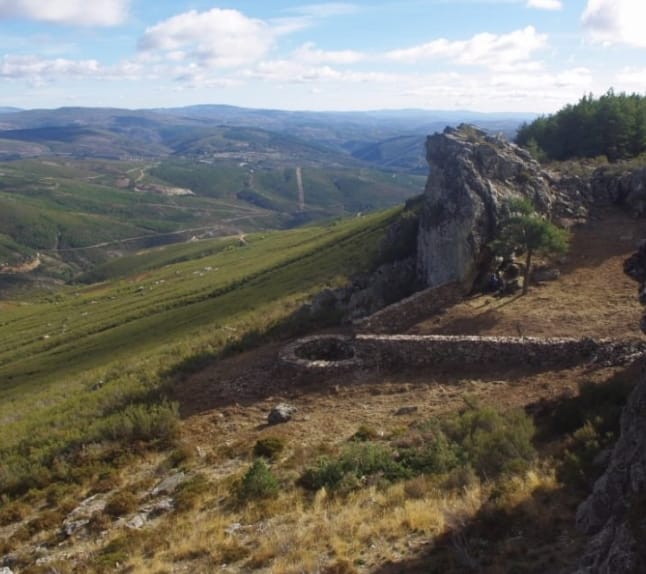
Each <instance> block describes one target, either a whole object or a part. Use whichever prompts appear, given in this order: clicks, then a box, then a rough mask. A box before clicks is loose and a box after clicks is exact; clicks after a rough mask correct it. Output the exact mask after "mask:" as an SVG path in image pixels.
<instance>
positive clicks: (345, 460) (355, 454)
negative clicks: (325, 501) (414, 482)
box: [299, 442, 412, 491]
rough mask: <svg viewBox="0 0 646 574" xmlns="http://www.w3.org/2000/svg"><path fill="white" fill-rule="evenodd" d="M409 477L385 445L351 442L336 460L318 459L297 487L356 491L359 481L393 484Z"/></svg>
mask: <svg viewBox="0 0 646 574" xmlns="http://www.w3.org/2000/svg"><path fill="white" fill-rule="evenodd" d="M410 476H412V473H411V471H410V470H409V469H407V468H406V467H405V466H404V465H403V464H402V463H401V462H399V461H396V460H395V456H394V453H393V451H392V449H390V448H389V447H388V446H386V445H382V444H375V443H370V442H355V443H351V444H349V445H347V446H346V447H345V448H344V449H343V450H342V452H341V454H340V455H339V457H338V458H336V459H330V458H327V457H322V458H320V459H319V461H318V463H317V464H316V466H314V467H312V468H309V469H307V470H306V471H305V472H304V473H303V475H302V476H301V477H300V479H299V484H300V485H301V486H303V487H304V488H307V489H308V490H318V489H320V488H323V487H325V488H327V489H329V490H337V491H348V490H352V489H354V488H357V487H359V486H360V485H361V483H362V481H364V480H368V479H373V480H374V479H382V480H385V481H388V482H390V481H395V480H400V479H404V478H409V477H410Z"/></svg>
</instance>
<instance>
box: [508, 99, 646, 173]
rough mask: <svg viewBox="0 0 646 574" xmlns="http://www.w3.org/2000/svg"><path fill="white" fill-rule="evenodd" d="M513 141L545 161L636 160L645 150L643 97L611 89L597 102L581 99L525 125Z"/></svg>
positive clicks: (645, 118)
mask: <svg viewBox="0 0 646 574" xmlns="http://www.w3.org/2000/svg"><path fill="white" fill-rule="evenodd" d="M516 142H517V143H519V144H520V145H522V146H525V147H528V148H530V149H532V150H533V151H535V152H537V154H538V157H539V158H544V159H552V160H566V159H570V158H575V157H597V156H604V155H605V156H606V157H607V158H608V159H609V160H610V161H617V160H621V159H628V158H632V157H635V156H637V155H639V154H641V153H643V152H644V151H646V97H645V96H641V95H639V94H630V95H628V94H626V93H624V92H622V93H620V94H615V93H614V91H613V90H612V89H610V90H608V92H607V93H606V94H604V95H603V96H601V97H600V98H598V99H595V98H594V96H592V94H590V95H587V96H583V98H581V100H579V102H578V103H577V104H568V105H567V106H565V107H564V108H562V109H561V110H559V111H558V112H556V113H555V114H551V115H548V116H541V117H539V118H537V119H536V120H534V121H533V122H532V123H530V124H524V125H523V126H522V127H521V128H520V130H519V131H518V135H517V137H516Z"/></svg>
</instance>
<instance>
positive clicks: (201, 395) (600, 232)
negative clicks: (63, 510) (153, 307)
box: [177, 211, 643, 572]
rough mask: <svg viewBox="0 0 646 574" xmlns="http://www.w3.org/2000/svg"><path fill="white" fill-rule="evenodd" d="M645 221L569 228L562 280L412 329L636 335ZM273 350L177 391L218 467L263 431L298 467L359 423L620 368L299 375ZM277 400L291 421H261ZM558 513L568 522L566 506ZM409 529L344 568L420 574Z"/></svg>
mask: <svg viewBox="0 0 646 574" xmlns="http://www.w3.org/2000/svg"><path fill="white" fill-rule="evenodd" d="M642 227H643V226H642V224H640V222H638V221H636V220H633V219H630V218H629V217H627V216H625V215H623V214H621V213H618V212H614V211H613V212H610V213H607V214H604V217H603V219H602V220H594V221H592V222H591V223H590V224H588V225H586V226H582V227H580V228H578V229H576V230H575V232H574V235H573V241H572V247H571V252H570V255H568V256H567V259H566V260H565V261H564V262H563V263H562V264H561V265H560V266H559V268H560V270H561V278H560V279H559V280H558V281H554V282H550V283H545V284H542V285H538V286H533V287H532V288H531V289H530V292H529V294H528V295H527V296H525V297H506V298H495V297H493V296H482V295H481V296H475V297H470V298H468V299H466V300H465V301H463V302H462V303H460V304H459V305H456V306H455V307H453V308H451V309H449V310H447V311H446V312H445V313H443V314H441V315H438V316H434V317H428V318H425V319H424V320H422V321H420V323H418V324H417V325H415V326H414V327H413V328H412V329H411V330H410V332H411V333H445V334H482V335H527V336H574V337H580V336H594V337H597V338H602V337H612V338H634V337H636V336H639V335H638V328H637V322H638V318H639V315H640V309H639V304H638V302H637V298H636V296H635V295H636V293H635V284H634V283H633V282H632V281H630V280H629V279H628V278H626V277H625V276H624V274H623V271H622V265H623V260H624V259H625V258H626V257H627V256H628V255H629V254H630V253H631V252H632V251H633V250H634V247H635V245H636V243H637V242H638V240H639V239H640V237H641V232H642ZM278 349H279V348H278V346H272V345H269V346H265V347H263V348H260V349H257V350H254V351H251V352H248V353H245V354H242V355H239V356H237V357H233V358H231V359H228V360H225V361H221V362H219V363H218V364H216V365H214V366H213V367H211V368H208V369H206V370H205V371H203V372H201V373H198V374H196V375H194V376H192V377H190V378H188V380H186V381H185V382H184V383H183V384H182V386H181V390H180V392H179V393H178V397H177V398H178V399H179V400H180V401H181V405H182V406H181V409H182V413H183V416H184V417H185V421H184V423H183V436H184V439H185V441H187V442H190V443H191V444H194V445H196V446H199V448H200V450H201V451H202V452H209V453H210V457H211V461H214V462H215V461H218V462H217V464H219V465H223V466H222V468H227V469H228V471H230V470H231V469H232V467H231V463H232V460H236V459H237V460H238V464H237V465H236V464H234V467H237V468H244V467H245V465H246V464H247V463H246V462H245V457H247V456H248V453H249V452H250V449H251V448H252V446H253V444H254V443H255V441H256V440H257V439H259V438H262V437H264V436H280V437H281V438H283V439H284V440H285V441H286V443H287V453H288V454H286V455H285V459H287V460H289V459H290V457H291V462H290V464H293V465H295V467H298V463H299V462H301V463H303V462H304V461H305V459H307V458H309V457H312V456H313V455H314V454H315V453H317V452H325V449H326V445H327V447H329V446H330V445H334V444H339V443H340V442H343V441H346V440H347V439H348V438H349V437H351V436H352V435H353V434H354V433H355V432H356V431H357V429H358V428H359V427H360V426H362V425H364V426H369V427H371V428H372V429H374V430H376V431H377V433H378V434H382V433H383V434H384V435H389V434H392V433H396V432H397V431H398V429H399V428H404V427H406V426H407V425H408V424H410V423H411V422H412V421H413V420H424V419H429V418H432V417H436V416H439V415H441V414H443V413H448V412H452V411H453V412H454V411H456V410H459V409H461V408H464V407H465V405H466V403H465V400H466V401H471V400H473V399H477V400H478V402H480V403H482V404H490V405H495V406H496V407H497V408H500V409H503V410H504V409H507V408H513V407H520V408H525V409H529V411H530V412H539V411H540V410H541V408H543V407H542V406H541V405H546V404H549V401H550V400H551V399H554V398H557V397H562V396H571V395H574V394H576V393H577V389H578V387H579V385H580V384H582V383H584V382H602V381H606V380H608V379H610V378H612V377H613V376H615V375H617V374H618V373H621V372H622V370H623V369H622V368H604V367H600V366H595V367H591V366H580V367H577V368H573V369H565V370H558V371H543V372H540V371H536V370H535V371H530V370H527V369H522V368H517V369H497V370H491V368H487V369H486V370H485V369H483V370H482V371H481V372H478V370H477V369H476V370H474V369H472V368H471V369H469V371H468V372H466V371H465V372H456V371H455V370H450V371H443V370H439V369H433V370H430V369H429V370H428V371H426V372H420V371H419V370H418V371H411V372H397V373H392V372H390V373H387V372H376V371H357V372H354V373H351V374H346V375H342V376H336V377H334V376H327V377H326V376H318V377H316V378H311V379H305V378H303V377H296V376H294V375H286V374H285V373H284V372H281V370H280V369H279V368H278V367H277V364H276V356H277V352H278ZM279 402H289V403H291V404H293V405H295V406H296V407H297V408H298V412H297V414H296V416H295V417H294V419H293V420H292V421H290V422H289V423H288V424H285V425H281V426H279V427H268V426H267V425H266V416H267V413H268V412H269V410H270V409H271V407H272V406H274V405H275V404H277V403H279ZM402 407H412V408H411V409H409V411H408V414H404V415H396V414H395V413H397V411H398V410H399V409H401V408H402ZM303 512H304V510H303V509H302V508H299V509H292V510H289V509H284V510H283V511H282V512H281V513H280V520H279V522H280V523H281V524H282V525H283V527H284V526H285V525H291V526H292V527H293V528H297V524H298V523H299V521H300V520H302V513H303ZM564 512H566V514H567V513H569V516H570V518H572V516H573V514H572V513H573V508H570V509H569V510H567V511H564ZM270 514H273V511H272V512H271V513H270ZM272 520H273V519H272ZM375 520H377V519H376V518H375ZM566 522H567V521H566ZM572 523H573V521H571V522H570V523H569V526H568V528H567V529H566V530H567V532H566V534H564V538H563V540H567V541H569V542H564V543H563V544H562V545H560V546H559V548H558V549H556V548H553V549H552V550H550V551H551V552H558V554H559V556H560V558H559V559H560V560H561V562H562V563H563V564H566V563H573V561H575V559H576V555H577V552H578V548H579V541H578V539H577V534H576V532H574V530H573V528H572V526H573V524H572ZM375 528H377V527H376V526H375ZM402 528H403V530H402ZM438 528H439V527H438ZM442 528H443V527H442ZM404 530H405V528H404V527H402V526H401V525H399V526H398V527H397V532H398V534H396V533H395V532H393V535H394V536H395V535H396V536H402V535H403V538H402V539H401V540H400V542H402V543H401V544H399V543H395V542H393V544H392V548H391V550H390V551H386V550H384V547H383V542H384V541H383V540H382V538H380V537H379V535H377V534H375V542H374V545H375V548H380V549H381V550H380V552H373V553H368V554H367V556H366V555H365V554H362V556H361V557H360V558H358V559H357V561H356V562H355V564H354V566H353V568H354V569H355V570H348V571H349V572H352V571H357V572H373V571H375V569H376V568H378V567H379V565H380V564H384V563H387V562H390V563H391V564H394V565H395V566H392V568H394V569H392V568H391V569H387V570H384V572H386V571H387V572H395V571H397V572H416V571H420V572H421V571H424V570H416V569H415V568H419V567H420V566H419V564H417V563H415V561H414V560H413V561H411V562H410V565H409V566H407V564H409V563H408V562H407V560H409V559H412V558H413V557H414V556H415V555H416V554H417V553H418V552H419V551H421V548H422V547H423V546H424V545H425V544H427V543H428V542H429V537H428V536H420V535H419V532H415V530H414V529H412V530H411V531H409V532H408V534H402V533H403V531H404ZM440 530H441V528H440ZM287 531H289V528H287ZM283 535H284V536H287V534H283ZM276 536H279V535H278V534H276ZM252 539H253V536H252V535H248V536H247V537H245V536H241V537H240V541H241V542H243V543H247V544H249V543H250V542H251V540H252ZM379 541H381V542H379ZM319 542H320V546H318V547H317V548H318V550H316V549H314V548H313V549H312V551H314V552H316V551H319V552H323V553H324V554H325V555H326V561H328V562H330V561H332V562H333V560H332V557H334V556H338V555H339V552H338V551H337V550H335V543H334V542H333V541H332V540H331V539H330V540H327V541H325V540H321V541H319ZM276 544H279V542H276ZM350 554H351V552H350ZM290 555H291V554H290ZM279 558H280V556H278V557H276V556H273V557H272V558H271V559H270V558H267V564H271V563H275V564H278V563H279ZM272 560H273V561H276V560H278V562H272ZM397 565H399V566H397ZM262 566H266V565H265V564H262ZM262 566H261V565H260V564H259V566H258V568H259V569H260V570H262ZM266 567H267V568H268V566H266ZM397 568H399V570H398V569H397ZM227 571H230V572H234V571H236V572H237V571H245V570H244V567H242V566H241V569H240V570H238V569H236V568H234V567H233V566H230V567H229V569H228V570H227ZM266 571H273V570H266ZM276 571H285V572H288V571H297V569H296V570H289V569H285V570H283V569H282V568H281V569H279V570H276ZM339 571H342V570H339ZM492 571H493V570H492Z"/></svg>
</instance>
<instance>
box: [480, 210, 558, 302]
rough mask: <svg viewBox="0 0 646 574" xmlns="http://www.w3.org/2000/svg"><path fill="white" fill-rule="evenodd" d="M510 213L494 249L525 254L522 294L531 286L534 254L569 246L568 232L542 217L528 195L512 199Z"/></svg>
mask: <svg viewBox="0 0 646 574" xmlns="http://www.w3.org/2000/svg"><path fill="white" fill-rule="evenodd" d="M507 207H508V209H509V216H508V217H507V218H506V219H505V220H504V221H503V223H502V226H501V228H500V231H499V233H498V238H497V239H496V240H495V241H494V242H493V244H492V247H493V250H494V252H496V253H498V254H500V255H507V256H509V255H512V254H517V255H520V254H523V253H524V254H525V270H524V273H523V295H525V294H526V293H527V289H528V288H529V277H530V272H531V266H532V257H533V256H534V255H535V254H542V255H555V254H557V253H564V252H565V251H567V248H568V241H569V234H568V232H567V231H566V230H565V229H561V228H559V227H557V226H556V225H554V224H553V223H551V222H549V221H547V220H546V219H544V218H543V217H541V216H540V215H539V214H538V213H536V210H535V209H534V206H533V205H532V203H531V202H530V201H529V200H528V199H512V200H510V201H509V203H508V204H507Z"/></svg>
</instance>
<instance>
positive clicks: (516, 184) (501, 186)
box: [417, 125, 558, 287]
mask: <svg viewBox="0 0 646 574" xmlns="http://www.w3.org/2000/svg"><path fill="white" fill-rule="evenodd" d="M426 150H427V159H428V163H429V165H430V175H429V178H428V183H427V185H426V191H425V193H424V202H423V205H422V208H421V210H420V214H419V233H418V239H417V271H418V277H419V278H420V280H421V281H422V283H423V284H425V285H426V286H429V287H433V286H436V285H442V284H444V283H448V282H452V281H458V282H463V283H465V284H469V283H471V282H473V280H474V278H475V277H476V275H477V272H478V270H479V268H480V265H481V263H482V259H483V248H484V247H485V246H486V245H487V244H488V243H489V242H490V241H491V240H492V239H494V236H495V234H496V231H497V229H498V227H499V224H500V219H501V215H502V213H501V208H502V207H503V206H504V204H505V202H506V201H507V200H509V199H510V198H518V197H525V198H528V199H529V200H531V201H532V203H533V204H534V206H535V207H536V209H537V210H538V211H540V212H542V213H545V214H548V213H551V211H552V210H553V208H554V205H555V203H556V202H557V200H558V193H557V191H556V190H555V189H554V187H553V185H552V183H553V182H552V181H551V179H550V177H549V176H548V175H547V174H546V173H545V172H544V171H543V170H541V168H540V166H539V164H538V163H537V162H536V161H534V160H533V159H532V157H531V155H530V154H529V153H528V152H527V151H525V150H523V149H522V148H520V147H518V146H516V145H514V144H511V143H509V142H508V141H506V140H505V139H504V138H499V137H494V136H489V135H487V134H486V133H485V132H483V131H481V130H478V129H477V128H474V127H472V126H467V125H461V126H459V127H458V128H447V129H446V130H444V132H443V133H441V134H435V135H432V136H430V137H429V138H428V140H427V142H426Z"/></svg>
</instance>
